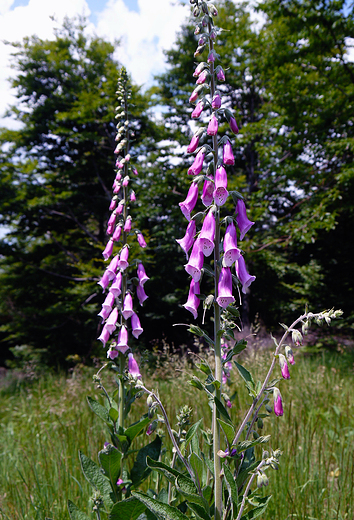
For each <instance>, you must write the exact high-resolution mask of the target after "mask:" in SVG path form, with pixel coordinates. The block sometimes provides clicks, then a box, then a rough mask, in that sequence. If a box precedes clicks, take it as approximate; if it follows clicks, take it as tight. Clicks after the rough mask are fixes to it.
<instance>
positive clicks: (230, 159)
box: [223, 141, 235, 164]
mask: <svg viewBox="0 0 354 520" xmlns="http://www.w3.org/2000/svg"><path fill="white" fill-rule="evenodd" d="M223 161H224V164H235V158H234V154H233V153H232V146H231V143H230V141H226V142H225V143H224V150H223Z"/></svg>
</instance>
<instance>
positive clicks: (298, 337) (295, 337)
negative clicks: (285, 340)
mask: <svg viewBox="0 0 354 520" xmlns="http://www.w3.org/2000/svg"><path fill="white" fill-rule="evenodd" d="M291 339H292V341H293V343H294V345H296V346H297V347H300V346H301V345H302V340H303V338H302V334H301V332H300V331H299V330H297V329H294V330H293V331H292V333H291Z"/></svg>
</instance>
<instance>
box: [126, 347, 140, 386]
mask: <svg viewBox="0 0 354 520" xmlns="http://www.w3.org/2000/svg"><path fill="white" fill-rule="evenodd" d="M128 372H129V374H130V375H131V376H133V377H134V378H135V379H141V374H140V370H139V366H138V363H137V362H136V361H135V359H134V356H133V354H132V353H131V352H129V354H128Z"/></svg>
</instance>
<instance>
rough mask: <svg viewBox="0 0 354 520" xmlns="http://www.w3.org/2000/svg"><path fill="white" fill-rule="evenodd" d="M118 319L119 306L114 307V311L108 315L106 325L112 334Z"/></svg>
mask: <svg viewBox="0 0 354 520" xmlns="http://www.w3.org/2000/svg"><path fill="white" fill-rule="evenodd" d="M117 320H118V307H115V308H114V309H113V311H112V312H111V314H110V315H109V316H108V318H107V321H106V325H105V327H106V329H107V330H108V332H109V333H110V334H112V332H114V331H115V328H116V323H117Z"/></svg>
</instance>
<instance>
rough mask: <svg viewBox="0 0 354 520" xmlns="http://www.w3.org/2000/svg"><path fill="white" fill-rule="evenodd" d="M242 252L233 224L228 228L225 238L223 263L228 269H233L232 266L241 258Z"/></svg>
mask: <svg viewBox="0 0 354 520" xmlns="http://www.w3.org/2000/svg"><path fill="white" fill-rule="evenodd" d="M240 256H241V251H240V250H239V249H238V247H237V232H236V226H235V224H234V223H233V222H231V224H229V225H228V226H227V228H226V233H225V237H224V259H223V263H224V265H225V266H226V267H231V266H232V264H233V263H234V262H235V260H237V259H238V258H240Z"/></svg>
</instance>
